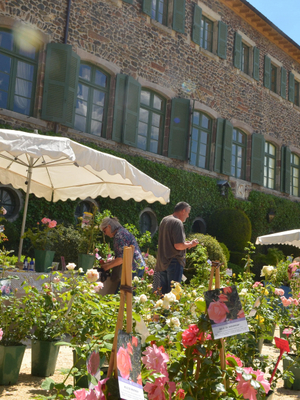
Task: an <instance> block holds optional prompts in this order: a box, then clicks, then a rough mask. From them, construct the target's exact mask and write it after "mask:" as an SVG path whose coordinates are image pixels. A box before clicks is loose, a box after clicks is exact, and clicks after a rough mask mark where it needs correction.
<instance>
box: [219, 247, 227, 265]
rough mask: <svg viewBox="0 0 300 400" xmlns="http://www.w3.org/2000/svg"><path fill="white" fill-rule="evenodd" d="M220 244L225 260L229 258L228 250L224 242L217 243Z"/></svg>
mask: <svg viewBox="0 0 300 400" xmlns="http://www.w3.org/2000/svg"><path fill="white" fill-rule="evenodd" d="M219 244H220V246H221V247H222V250H223V253H224V255H225V257H226V260H227V262H228V261H229V260H230V251H229V250H228V247H227V246H226V244H225V243H219Z"/></svg>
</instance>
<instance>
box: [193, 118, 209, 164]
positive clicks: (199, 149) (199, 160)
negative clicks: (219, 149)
mask: <svg viewBox="0 0 300 400" xmlns="http://www.w3.org/2000/svg"><path fill="white" fill-rule="evenodd" d="M211 126H212V121H211V119H210V118H209V117H208V116H207V115H205V114H202V113H200V112H199V111H194V112H193V123H192V137H191V151H190V164H191V165H195V166H196V167H200V168H206V169H208V165H209V151H210V138H211Z"/></svg>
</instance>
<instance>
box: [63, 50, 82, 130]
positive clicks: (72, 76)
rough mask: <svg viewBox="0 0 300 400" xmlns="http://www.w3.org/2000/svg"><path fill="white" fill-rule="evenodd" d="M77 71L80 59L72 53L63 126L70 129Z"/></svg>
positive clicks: (74, 106)
mask: <svg viewBox="0 0 300 400" xmlns="http://www.w3.org/2000/svg"><path fill="white" fill-rule="evenodd" d="M79 70H80V57H79V56H78V55H77V54H76V53H74V52H72V55H71V63H70V69H69V86H68V93H67V104H66V123H65V125H67V126H70V127H72V126H73V125H74V119H75V110H76V101H77V88H78V78H79Z"/></svg>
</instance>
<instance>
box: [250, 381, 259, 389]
mask: <svg viewBox="0 0 300 400" xmlns="http://www.w3.org/2000/svg"><path fill="white" fill-rule="evenodd" d="M250 383H251V386H253V387H254V389H259V388H260V384H259V382H257V381H256V380H255V379H251V382H250Z"/></svg>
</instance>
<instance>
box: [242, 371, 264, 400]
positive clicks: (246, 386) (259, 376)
mask: <svg viewBox="0 0 300 400" xmlns="http://www.w3.org/2000/svg"><path fill="white" fill-rule="evenodd" d="M244 371H245V372H246V374H254V375H256V380H257V381H258V382H259V383H261V385H262V386H263V388H264V390H265V392H266V393H268V391H269V390H270V384H269V382H268V381H267V380H265V379H264V373H263V372H262V371H260V370H257V371H254V370H253V368H251V367H249V368H244ZM236 380H237V381H239V383H238V385H237V387H236V389H237V391H238V394H242V395H243V397H244V399H249V400H256V394H257V391H256V389H254V387H253V386H252V385H251V379H250V380H249V381H245V380H244V378H243V376H242V374H237V378H236Z"/></svg>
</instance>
